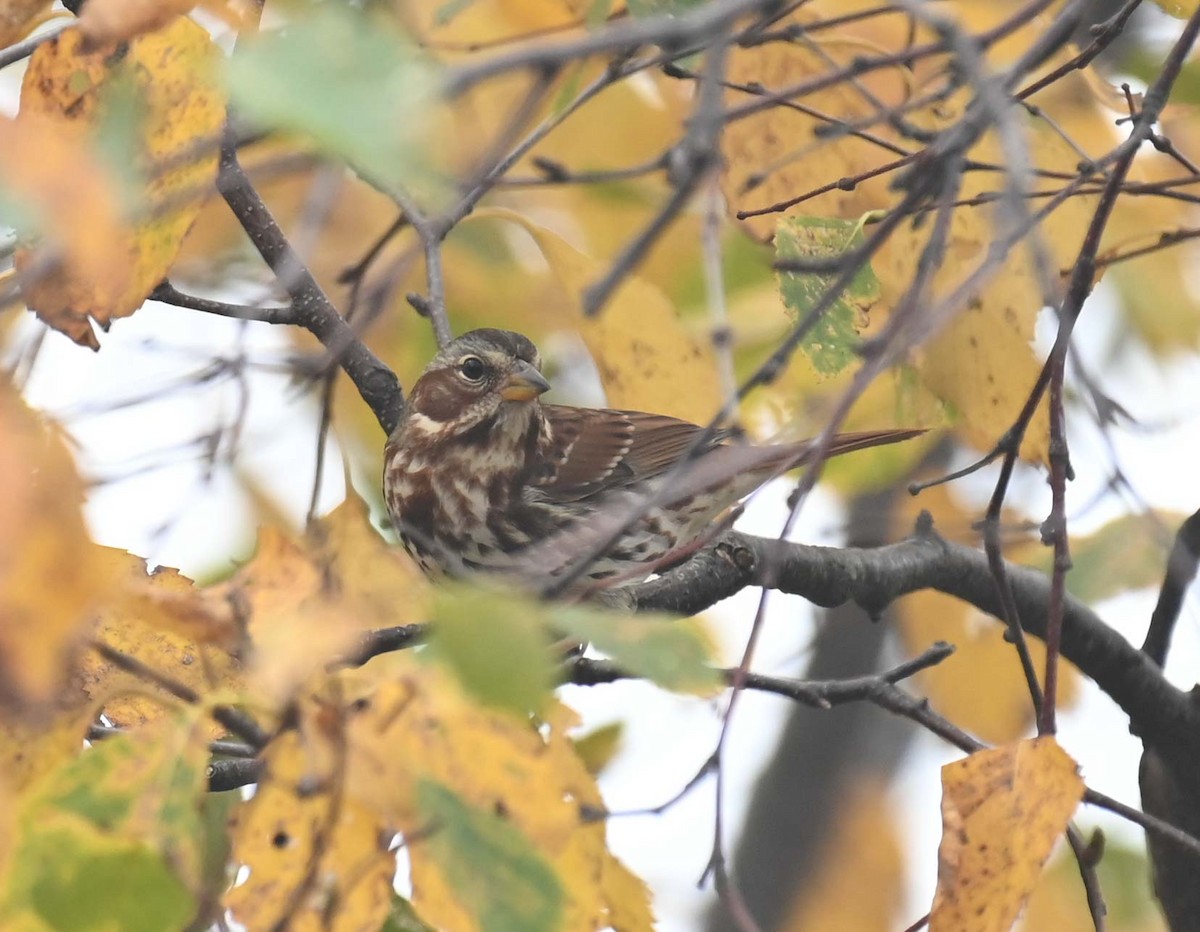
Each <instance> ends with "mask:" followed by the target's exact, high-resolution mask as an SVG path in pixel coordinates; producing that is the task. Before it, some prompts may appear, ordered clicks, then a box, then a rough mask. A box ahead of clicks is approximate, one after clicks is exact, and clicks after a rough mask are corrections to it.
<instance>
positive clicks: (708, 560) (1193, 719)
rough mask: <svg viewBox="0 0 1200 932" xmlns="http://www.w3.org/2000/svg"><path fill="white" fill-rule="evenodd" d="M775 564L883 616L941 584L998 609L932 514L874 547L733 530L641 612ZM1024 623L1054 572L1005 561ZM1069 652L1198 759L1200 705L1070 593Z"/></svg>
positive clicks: (681, 604) (705, 603)
mask: <svg viewBox="0 0 1200 932" xmlns="http://www.w3.org/2000/svg"><path fill="white" fill-rule="evenodd" d="M767 567H771V570H770V577H771V579H772V580H773V588H775V589H778V590H780V591H781V592H789V593H793V594H795V595H801V596H803V597H804V598H806V599H808V600H809V601H811V602H814V603H816V604H817V605H822V606H826V607H829V606H835V605H841V604H843V603H845V602H855V603H857V604H859V605H861V606H862V607H863V609H865V610H866V611H867V612H868V613H869V614H871V615H878V614H879V613H880V612H881V611H882V610H883V608H884V607H885V606H887V605H888V604H889V603H890V602H891V601H893V600H894V599H896V598H899V597H900V596H902V595H906V594H908V593H910V592H917V591H920V590H922V589H935V590H937V591H939V592H944V593H946V594H948V595H952V596H955V597H957V598H960V599H962V600H964V601H965V602H969V603H970V604H972V605H974V606H975V607H976V608H978V609H980V610H981V611H984V612H987V613H988V614H990V615H995V616H999V615H1000V613H1001V606H1000V600H999V597H998V595H997V593H996V587H995V581H994V578H993V576H992V573H991V571H990V570H989V568H988V565H987V558H986V556H985V555H984V554H983V552H982V551H979V550H975V549H973V548H971V547H966V546H963V545H961V544H955V543H951V542H950V541H946V540H943V539H942V538H941V537H939V536H938V535H937V534H935V533H934V532H933V528H932V525H931V523H930V522H929V521H928V519H927V518H924V517H923V519H922V521H921V523H920V525H919V526H918V529H917V533H916V534H915V535H914V536H913V537H911V538H909V539H908V540H905V541H903V542H901V543H898V544H890V545H888V546H885V547H876V548H870V549H860V548H846V549H836V548H830V547H813V546H809V545H805V544H794V543H787V542H780V541H777V540H768V539H765V538H761V537H752V536H750V535H746V534H738V533H732V534H728V535H726V536H725V537H723V538H722V539H721V540H720V541H719V542H718V543H717V544H716V545H714V546H713V547H710V548H708V549H707V550H705V551H703V552H701V553H699V554H697V555H696V556H695V557H694V558H693V559H691V560H689V561H688V562H687V563H685V564H683V565H682V566H679V567H677V568H676V569H674V570H671V571H669V572H667V573H665V574H664V575H663V576H662V577H660V578H659V579H656V580H653V581H651V582H649V583H645V584H643V585H641V586H639V587H637V589H636V591H635V597H636V600H637V606H638V608H639V609H640V610H644V611H652V610H658V611H670V612H678V613H680V614H685V615H692V614H695V613H696V612H699V611H702V610H704V609H705V608H708V607H709V606H710V605H712V604H714V603H715V602H718V601H720V600H721V599H723V598H725V597H727V596H730V595H732V594H733V593H735V592H737V591H739V590H740V589H743V588H745V587H746V586H752V585H756V584H759V583H761V581H762V580H763V578H764V576H766V575H767V572H766V568H767ZM1008 569H1009V573H1010V578H1011V583H1012V589H1013V595H1014V597H1015V599H1016V604H1017V611H1018V614H1019V615H1020V621H1021V626H1022V628H1024V630H1025V631H1027V632H1029V633H1030V634H1032V635H1035V636H1036V637H1039V638H1040V637H1043V636H1044V634H1045V630H1046V610H1047V608H1046V607H1047V604H1048V600H1049V596H1050V579H1049V577H1047V576H1045V575H1044V574H1042V573H1040V572H1038V571H1036V570H1032V569H1028V568H1025V567H1020V566H1013V565H1010V566H1009V568H1008ZM1062 650H1063V655H1064V656H1065V657H1066V658H1067V659H1068V660H1070V661H1071V662H1072V663H1074V664H1075V665H1076V666H1077V667H1079V668H1080V669H1081V670H1082V671H1083V672H1084V673H1085V674H1086V675H1087V676H1089V677H1091V678H1092V679H1093V680H1095V681H1096V683H1097V685H1099V686H1100V688H1101V689H1103V690H1104V691H1105V692H1106V693H1107V694H1108V695H1109V696H1110V697H1111V698H1112V699H1113V701H1115V702H1116V703H1117V704H1118V705H1119V706H1121V708H1122V709H1123V710H1124V711H1125V712H1126V714H1128V715H1129V719H1130V728H1131V730H1132V731H1133V732H1134V733H1135V734H1137V735H1139V736H1141V737H1142V738H1143V739H1144V740H1145V741H1146V742H1148V743H1149V744H1152V745H1153V746H1154V747H1155V748H1157V749H1158V750H1159V752H1160V753H1162V754H1163V755H1165V756H1167V757H1171V758H1174V759H1176V760H1185V759H1189V760H1191V761H1193V762H1194V761H1195V760H1196V759H1198V758H1197V755H1200V711H1198V710H1197V708H1196V706H1195V705H1194V704H1193V703H1192V702H1191V701H1190V700H1189V698H1188V696H1187V694H1186V693H1184V692H1182V691H1181V690H1179V689H1176V688H1175V687H1174V686H1172V685H1171V684H1170V683H1168V682H1167V681H1166V680H1165V679H1164V678H1163V677H1162V674H1161V672H1160V671H1159V670H1158V668H1157V667H1156V666H1155V664H1154V663H1153V662H1152V661H1151V660H1150V659H1149V658H1147V657H1146V656H1145V655H1144V654H1143V653H1141V651H1139V650H1138V649H1137V648H1135V647H1134V646H1133V645H1131V644H1130V643H1129V642H1128V641H1126V640H1125V639H1124V638H1123V637H1122V636H1121V635H1120V634H1118V633H1117V632H1116V631H1114V630H1113V629H1112V628H1110V627H1109V626H1108V625H1106V624H1105V623H1104V622H1103V621H1102V620H1101V619H1100V617H1099V616H1098V615H1096V614H1095V612H1093V611H1092V610H1091V609H1089V608H1088V607H1087V606H1086V605H1084V604H1083V603H1082V602H1080V601H1078V600H1077V599H1074V598H1071V597H1070V596H1068V597H1067V599H1066V606H1065V611H1064V618H1063V632H1062Z"/></svg>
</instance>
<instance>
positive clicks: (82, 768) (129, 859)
mask: <svg viewBox="0 0 1200 932" xmlns="http://www.w3.org/2000/svg"><path fill="white" fill-rule="evenodd" d="M203 716H204V712H203V710H201V709H198V708H197V709H191V710H188V711H187V712H186V713H185V714H184V715H181V716H176V717H173V718H172V719H171V720H169V721H165V722H163V723H162V724H163V726H165V727H161V728H160V727H151V728H147V729H145V730H142V731H138V732H135V733H131V734H128V735H121V736H119V737H115V738H111V739H107V740H105V741H102V742H99V743H97V744H96V745H95V746H94V747H92V748H91V749H90V750H88V751H87V752H86V753H83V754H81V755H80V756H79V757H77V758H76V759H74V760H73V761H71V762H69V763H67V764H66V765H65V766H62V767H59V768H58V769H56V770H54V771H51V772H50V773H48V774H46V775H44V776H43V779H42V780H40V781H39V782H38V783H37V785H36V786H35V787H33V788H32V789H31V791H30V792H28V793H27V794H26V795H25V796H24V797H23V798H22V799H21V800H20V801H19V804H18V805H19V809H18V814H17V818H16V823H17V837H16V838H15V839H14V841H13V845H14V849H13V850H14V856H13V860H12V869H11V870H10V872H9V873H8V875H7V877H5V878H4V883H3V889H2V890H0V924H3V925H4V927H5V928H11V927H15V926H16V927H19V924H20V923H23V922H33V923H36V922H39V921H40V922H41V923H44V924H45V925H46V926H48V927H49V928H55V929H85V928H120V929H130V930H145V932H155V930H160V929H161V930H163V932H167V930H173V929H179V928H182V927H183V926H184V925H186V922H187V920H188V919H189V918H190V917H191V916H192V914H193V912H194V910H195V908H196V900H195V895H196V892H197V890H198V888H199V885H200V882H201V867H202V859H203V855H202V846H203V844H204V841H205V829H204V825H203V823H202V820H201V817H200V807H201V801H202V799H203V794H204V792H205V767H206V765H207V758H208V753H207V738H206V733H205V731H206V730H205V728H204V726H203ZM98 891H107V892H108V893H110V894H112V895H100V894H99V892H98Z"/></svg>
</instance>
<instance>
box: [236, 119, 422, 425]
mask: <svg viewBox="0 0 1200 932" xmlns="http://www.w3.org/2000/svg"><path fill="white" fill-rule="evenodd" d="M217 189H218V190H219V191H220V192H221V195H222V196H223V197H224V198H225V202H226V203H227V204H228V205H229V208H230V210H232V211H233V213H234V216H236V217H237V219H238V222H239V223H241V225H242V229H244V230H245V231H246V234H247V235H248V236H249V237H250V241H251V242H252V243H253V244H254V248H255V249H257V250H258V253H259V255H261V256H262V257H263V260H264V261H265V262H266V263H267V265H268V266H270V268H271V271H273V272H274V273H275V277H276V278H277V279H279V284H280V285H281V286H282V287H283V290H284V291H286V292H287V293H288V296H289V297H290V298H291V299H292V307H291V313H292V316H293V317H294V318H295V323H296V324H297V325H299V326H301V327H303V328H304V329H305V330H307V331H308V332H309V333H311V334H312V335H313V336H314V337H316V338H317V339H318V340H320V341H321V344H322V345H323V346H324V347H325V348H326V350H328V352H329V355H330V358H331V359H332V360H333V361H335V362H337V363H338V364H339V365H340V366H341V367H342V369H344V370H345V372H346V375H348V376H349V377H350V380H351V381H352V382H353V383H354V385H355V387H356V388H358V392H359V394H360V395H362V398H363V401H365V402H366V403H367V405H368V406H369V407H370V408H371V410H372V411H373V412H375V417H376V418H377V419H378V420H379V425H380V426H381V427H382V428H383V430H384V433H388V434H390V433H391V432H392V429H393V428H394V427H395V426H396V424H397V423H398V422H399V420H400V415H401V413H402V412H403V410H404V392H403V391H402V390H401V388H400V381H399V380H398V379H397V378H396V374H395V373H394V372H392V370H391V369H389V368H388V367H387V366H386V365H384V363H383V362H382V361H381V360H380V359H379V357H377V356H376V355H375V354H374V353H372V352H371V350H369V349H368V348H367V346H366V344H365V343H363V342H362V341H361V340H360V339H359V337H358V334H357V333H356V332H355V331H354V329H353V328H352V327H351V326H350V325H349V324H347V323H346V321H345V320H344V319H343V318H342V315H341V314H339V313H338V311H337V308H335V307H334V306H333V303H332V302H331V301H330V300H329V298H328V297H327V296H326V294H325V292H324V291H323V290H322V289H321V286H320V285H319V284H317V280H316V279H315V278H313V276H312V273H311V272H310V271H309V270H308V268H307V267H306V266H305V265H304V263H303V262H302V261H301V259H300V257H299V256H298V255H297V254H296V251H295V250H294V249H293V248H292V246H291V244H290V243H289V242H288V240H287V237H286V236H284V233H283V231H282V230H281V229H280V228H279V224H278V223H277V222H276V221H275V218H274V217H273V216H272V215H271V211H270V209H269V208H268V207H267V205H266V204H265V203H264V202H263V200H262V198H261V197H260V196H259V194H258V192H257V191H256V190H255V189H254V186H253V185H252V184H251V183H250V180H249V179H248V178H247V177H246V173H245V172H244V171H243V170H242V166H241V165H240V164H239V162H238V157H237V150H236V148H235V147H234V145H233V142H232V140H230V139H226V140H225V142H224V143H223V144H222V146H221V162H220V170H219V172H218V175H217Z"/></svg>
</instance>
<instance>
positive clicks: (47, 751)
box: [0, 697, 96, 792]
mask: <svg viewBox="0 0 1200 932" xmlns="http://www.w3.org/2000/svg"><path fill="white" fill-rule="evenodd" d="M73 699H74V700H75V701H69V702H64V703H63V704H62V706H63V707H61V708H56V709H55V710H54V711H53V712H52V713H50V715H49V717H48V718H47V717H45V716H43V717H41V718H39V720H38V721H37V722H36V723H32V724H31V723H28V722H21V721H0V784H2V785H3V786H4V787H6V788H7V789H8V790H12V791H15V792H20V791H22V790H24V789H25V788H26V787H28V786H31V785H32V784H34V783H36V782H37V781H39V780H43V779H45V777H46V774H48V773H49V772H50V771H52V770H54V769H55V768H56V767H58V766H60V765H62V764H63V763H65V762H66V761H67V760H69V759H70V758H72V757H75V756H76V755H77V754H79V752H80V751H82V750H83V741H84V738H85V737H86V736H87V731H88V726H90V725H91V724H92V722H93V721H95V719H96V708H95V706H94V705H92V704H91V703H84V702H79V701H77V697H73Z"/></svg>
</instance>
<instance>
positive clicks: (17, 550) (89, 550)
mask: <svg viewBox="0 0 1200 932" xmlns="http://www.w3.org/2000/svg"><path fill="white" fill-rule="evenodd" d="M0 437H3V438H4V439H3V442H2V443H0V488H3V489H4V494H3V495H0V527H2V528H4V532H3V533H0V701H2V702H3V703H5V704H8V705H10V706H12V707H15V708H16V710H17V711H22V710H23V711H25V712H28V713H36V712H37V707H38V706H39V705H41V704H43V703H47V702H49V701H50V700H52V699H53V698H54V697H56V696H57V695H58V693H59V692H60V690H61V689H62V686H63V683H64V682H65V680H66V675H67V672H68V668H69V664H70V662H71V660H72V658H73V655H74V653H75V651H76V649H77V647H78V646H79V643H80V641H81V639H82V638H83V637H85V636H86V634H87V632H88V628H89V626H90V623H91V618H90V612H91V611H92V610H93V608H94V607H96V606H97V605H98V604H101V603H102V602H103V601H104V600H105V598H106V597H107V596H108V595H109V593H110V592H111V591H112V588H113V581H112V579H111V578H110V577H109V575H108V573H107V572H106V569H107V567H106V565H105V561H104V558H103V555H102V552H101V549H100V548H99V547H97V546H96V545H95V544H93V543H92V541H91V539H90V538H89V537H88V533H87V529H86V528H85V527H84V522H83V512H82V510H81V505H82V501H83V484H82V483H81V482H80V480H79V476H78V474H77V473H76V471H75V464H74V462H73V461H72V459H71V455H70V454H69V453H68V452H67V447H66V444H65V443H64V442H63V439H62V437H61V436H60V435H59V434H58V432H57V431H56V430H55V429H54V427H53V426H52V425H51V424H50V423H49V422H47V421H43V420H42V419H41V418H40V417H39V416H38V415H37V414H35V413H34V412H33V411H32V410H30V409H29V408H28V407H26V405H25V402H24V401H22V400H21V398H20V396H19V395H18V394H17V393H16V391H15V390H14V389H13V388H12V386H11V385H10V384H8V383H7V382H2V381H0Z"/></svg>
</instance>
